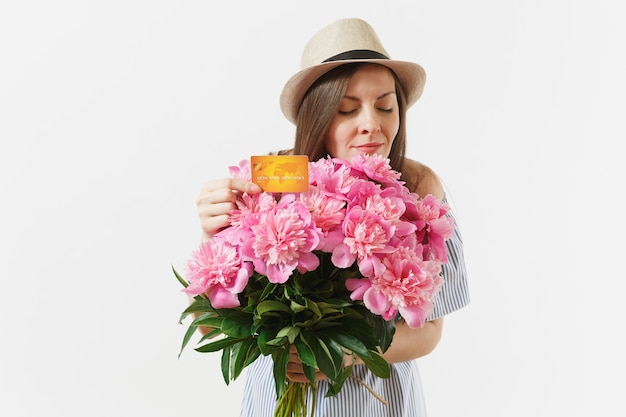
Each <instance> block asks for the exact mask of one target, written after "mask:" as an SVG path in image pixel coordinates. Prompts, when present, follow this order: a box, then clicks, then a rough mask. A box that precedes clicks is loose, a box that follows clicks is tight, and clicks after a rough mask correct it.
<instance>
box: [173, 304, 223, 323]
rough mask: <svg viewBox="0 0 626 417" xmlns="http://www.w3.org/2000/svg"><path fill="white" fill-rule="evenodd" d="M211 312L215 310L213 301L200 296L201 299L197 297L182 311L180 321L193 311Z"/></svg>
mask: <svg viewBox="0 0 626 417" xmlns="http://www.w3.org/2000/svg"><path fill="white" fill-rule="evenodd" d="M210 312H215V309H214V308H213V307H212V306H211V302H210V301H209V300H207V299H204V298H200V299H197V298H196V299H194V300H193V301H192V302H191V303H190V304H189V305H188V306H187V308H186V309H185V310H184V311H183V312H182V314H181V315H180V319H179V320H178V322H179V323H182V321H183V320H184V319H185V318H186V317H187V316H189V315H190V314H192V313H210Z"/></svg>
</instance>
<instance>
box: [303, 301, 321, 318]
mask: <svg viewBox="0 0 626 417" xmlns="http://www.w3.org/2000/svg"><path fill="white" fill-rule="evenodd" d="M304 301H305V303H306V308H308V309H309V310H311V311H312V312H313V313H314V314H315V315H316V316H317V318H320V319H321V318H322V311H321V310H320V308H319V306H318V305H317V303H315V302H314V301H313V300H311V299H310V298H305V299H304Z"/></svg>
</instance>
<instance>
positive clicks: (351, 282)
mask: <svg viewBox="0 0 626 417" xmlns="http://www.w3.org/2000/svg"><path fill="white" fill-rule="evenodd" d="M371 286H372V282H371V281H370V280H369V279H367V278H362V279H360V278H350V279H348V280H346V288H347V289H348V291H352V293H351V294H350V298H351V299H352V300H355V301H356V300H362V299H363V295H364V294H365V291H367V290H369V289H370V288H371Z"/></svg>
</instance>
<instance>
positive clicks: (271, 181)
mask: <svg viewBox="0 0 626 417" xmlns="http://www.w3.org/2000/svg"><path fill="white" fill-rule="evenodd" d="M250 168H251V169H250V171H251V173H252V182H253V183H255V184H256V185H258V186H259V187H261V188H262V189H263V191H266V192H268V193H304V192H307V191H308V190H309V158H308V157H307V156H306V155H261V156H251V157H250Z"/></svg>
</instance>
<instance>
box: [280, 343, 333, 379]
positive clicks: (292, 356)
mask: <svg viewBox="0 0 626 417" xmlns="http://www.w3.org/2000/svg"><path fill="white" fill-rule="evenodd" d="M287 378H289V379H290V380H291V381H293V382H309V378H307V377H306V375H305V374H304V370H303V369H302V361H301V360H300V358H299V357H298V353H297V352H296V347H295V346H293V345H292V346H291V347H290V348H289V362H287ZM324 379H328V378H327V377H326V375H324V374H323V373H321V372H320V370H319V369H316V370H315V380H316V381H321V380H324Z"/></svg>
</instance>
